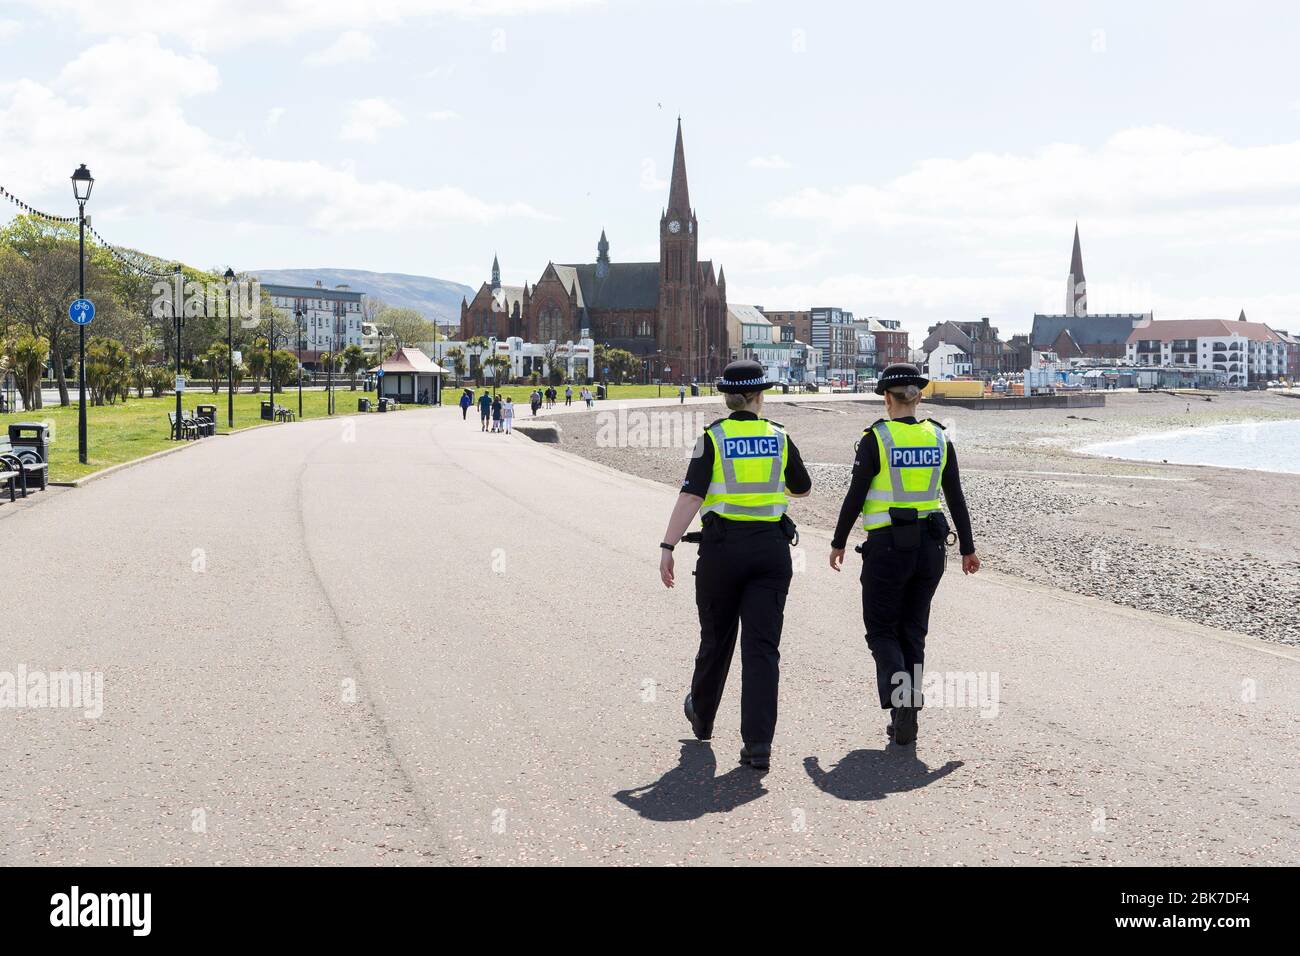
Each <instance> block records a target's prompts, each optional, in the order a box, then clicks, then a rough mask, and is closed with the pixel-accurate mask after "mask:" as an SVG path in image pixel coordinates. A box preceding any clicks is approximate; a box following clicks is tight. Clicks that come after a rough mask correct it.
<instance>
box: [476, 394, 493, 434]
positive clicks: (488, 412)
mask: <svg viewBox="0 0 1300 956" xmlns="http://www.w3.org/2000/svg"><path fill="white" fill-rule="evenodd" d="M478 418H479V431H487V430H488V421H489V420H490V419H491V418H492V396H491V395H489V394H488V393H487V389H483V394H482V395H480V396H479V398H478Z"/></svg>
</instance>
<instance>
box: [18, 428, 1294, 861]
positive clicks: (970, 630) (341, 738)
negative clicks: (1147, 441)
mask: <svg viewBox="0 0 1300 956" xmlns="http://www.w3.org/2000/svg"><path fill="white" fill-rule="evenodd" d="M814 494H816V490H814ZM672 500H673V492H672V490H671V489H667V488H665V487H663V486H662V485H657V484H654V483H651V482H648V481H644V480H640V479H636V478H633V477H629V476H626V475H623V474H620V473H618V472H615V471H612V470H609V469H607V468H604V467H602V466H599V465H596V464H593V463H590V462H587V461H584V460H581V459H578V458H575V457H572V456H570V455H567V454H565V453H564V452H563V451H562V450H561V449H558V448H556V447H553V446H544V445H539V444H534V443H533V442H531V441H530V440H528V439H527V438H524V437H522V436H518V435H516V436H513V437H505V436H497V435H484V434H481V433H480V432H479V430H478V424H477V422H475V421H474V420H473V419H472V418H471V420H470V421H469V422H468V423H465V422H462V421H461V418H460V415H459V413H458V410H457V409H454V408H446V409H437V410H431V411H406V412H402V413H400V414H393V415H371V416H368V417H351V418H345V419H341V420H334V421H313V422H303V423H298V424H294V425H285V426H276V427H272V428H264V429H259V430H255V431H250V432H247V433H244V434H241V435H236V436H232V437H218V438H215V439H208V440H205V441H203V442H201V443H198V444H197V445H196V446H195V447H191V448H188V449H186V450H185V451H183V452H180V453H178V454H175V455H170V456H167V457H164V458H161V459H158V460H155V461H151V462H148V463H146V464H143V465H140V466H138V467H134V468H129V469H126V470H123V471H120V472H117V473H115V474H113V475H111V476H109V477H106V478H103V479H101V480H99V481H95V482H91V483H89V484H87V485H86V486H85V487H82V488H79V489H75V490H70V491H64V492H62V493H59V494H56V495H51V496H50V497H49V498H48V499H47V500H45V501H43V502H40V503H39V504H37V505H35V506H33V507H24V508H21V509H16V510H13V511H11V512H9V513H8V514H0V542H2V543H3V553H4V555H5V562H4V571H3V577H0V690H2V689H3V678H4V673H5V672H8V673H9V674H11V675H14V674H17V673H18V672H19V669H20V668H25V669H26V671H27V672H29V673H30V672H38V674H39V673H40V672H43V671H52V670H56V669H66V670H78V671H89V672H92V673H94V672H99V673H102V675H103V712H102V716H100V717H99V718H98V719H88V718H87V717H86V716H85V715H84V713H83V711H82V710H77V709H73V708H67V707H63V708H48V707H32V706H28V707H21V708H18V707H13V706H9V707H5V708H3V709H0V774H3V780H4V786H3V787H2V788H0V863H10V864H12V863H48V864H74V863H95V864H111V863H144V864H180V863H193V864H275V863H308V864H312V863H326V864H328V863H347V864H375V863H378V864H427V863H435V864H436V863H454V864H473V863H499V864H510V863H536V864H552V863H612V864H679V863H703V864H713V863H775V862H793V863H821V862H829V863H866V864H900V863H909V864H918V863H919V864H942V865H952V864H966V865H971V864H980V863H1012V864H1034V863H1091V864H1135V863H1154V864H1170V863H1212V864H1252V863H1254V864H1276V863H1294V862H1295V861H1296V859H1297V858H1298V857H1300V852H1298V851H1300V836H1298V831H1297V825H1296V819H1295V810H1296V802H1295V794H1296V793H1297V791H1298V790H1300V786H1298V784H1300V772H1298V771H1297V765H1296V760H1295V755H1296V747H1295V742H1296V733H1297V719H1296V703H1297V701H1298V700H1300V653H1296V652H1294V651H1292V650H1291V649H1288V648H1281V647H1275V646H1269V645H1265V644H1263V643H1261V642H1259V641H1255V640H1252V639H1249V638H1244V637H1240V636H1236V635H1231V634H1226V633H1224V632H1219V631H1212V630H1210V629H1208V628H1201V627H1198V626H1196V625H1192V624H1187V623H1182V622H1178V621H1173V620H1170V619H1166V618H1161V617H1156V616H1153V615H1148V614H1145V613H1143V612H1139V611H1133V610H1128V609H1123V608H1118V607H1115V606H1112V605H1110V604H1108V603H1105V602H1102V601H1098V600H1094V599H1089V598H1083V597H1076V596H1071V595H1066V594H1062V593H1058V592H1054V591H1050V590H1048V589H1045V588H1041V587H1037V586H1031V585H1027V584H1024V583H1021V582H1017V581H1015V580H1013V579H1011V578H1008V577H1002V576H999V575H998V573H997V570H996V569H995V568H987V567H986V569H985V570H984V571H983V572H981V573H980V574H979V575H978V576H977V577H974V578H963V577H962V575H961V574H960V571H959V569H958V568H957V567H956V565H955V564H954V563H953V562H951V561H950V563H949V572H948V574H947V575H946V576H945V578H944V582H943V585H942V587H941V588H940V591H939V595H938V597H937V599H936V605H935V611H934V614H933V617H932V630H931V636H930V641H929V656H928V661H927V664H928V666H929V668H930V671H931V673H953V674H967V673H973V674H975V675H976V678H977V680H978V679H979V677H980V675H981V674H982V675H983V680H984V684H983V688H984V690H985V691H987V692H989V693H990V694H991V692H992V684H991V683H990V682H991V681H992V679H993V678H994V677H996V680H997V695H996V702H997V706H996V715H994V714H993V712H992V708H990V707H988V706H985V707H983V708H981V707H980V706H970V704H972V703H979V701H972V700H967V701H966V702H965V703H966V704H967V706H952V705H951V704H960V703H961V701H959V700H956V699H955V697H954V695H952V694H950V695H947V696H948V697H949V703H950V706H945V707H938V706H930V707H928V708H927V709H926V710H925V711H924V713H923V714H922V717H921V737H920V740H919V743H918V746H917V747H916V749H915V750H914V751H912V750H910V749H908V750H888V751H887V750H886V749H885V746H884V744H885V736H884V723H885V721H884V719H883V717H882V714H881V712H880V711H879V709H877V708H876V707H875V706H874V705H873V704H872V703H871V699H872V696H873V695H872V693H871V681H872V674H873V669H872V665H871V662H870V658H869V655H868V653H867V650H866V647H865V644H864V642H863V637H862V623H861V620H860V597H859V590H858V582H857V570H858V569H857V565H856V562H857V560H858V559H857V558H856V556H855V555H853V554H852V553H850V555H849V559H850V560H849V562H848V565H847V571H846V572H845V573H842V574H838V575H837V574H835V573H833V572H831V571H830V570H829V569H828V568H827V567H826V561H825V557H826V552H827V549H828V542H827V538H826V536H825V535H823V534H820V533H817V532H815V531H812V530H810V529H805V530H804V535H803V541H802V544H801V547H800V549H799V553H798V554H796V558H795V560H796V567H799V566H800V563H802V565H803V569H802V570H800V571H797V573H796V574H795V579H794V584H793V587H792V591H791V594H790V599H789V602H788V604H787V608H786V629H785V638H784V641H783V644H782V652H783V661H782V664H783V667H782V676H781V716H780V722H779V726H778V728H777V739H776V742H775V745H774V763H773V767H772V770H771V772H770V773H768V774H766V775H759V774H757V773H755V772H754V771H752V770H750V769H748V768H743V767H739V766H737V760H736V758H737V753H738V750H739V746H740V741H739V738H738V732H737V728H738V722H739V713H738V710H739V707H738V692H739V670H740V668H739V661H737V662H736V664H735V666H734V667H733V671H732V680H731V683H730V685H729V686H728V689H727V695H726V698H725V700H724V703H723V707H722V711H721V713H720V714H719V718H718V721H717V727H716V735H715V738H714V740H713V742H712V744H711V745H709V744H701V743H698V742H695V741H694V740H693V739H690V735H689V731H688V728H687V726H686V724H685V721H684V719H683V718H682V714H681V699H682V696H683V695H684V693H685V691H686V688H687V685H688V682H689V676H690V668H691V662H692V659H693V656H694V652H695V643H696V620H695V607H694V600H693V579H692V578H691V576H690V568H691V563H692V560H693V559H692V555H691V552H692V549H691V548H690V547H689V546H687V547H681V548H679V549H678V555H679V557H678V580H679V586H678V587H677V588H676V589H675V590H673V591H667V590H665V589H664V588H663V586H662V585H661V584H660V583H659V580H658V573H657V568H658V559H659V550H658V548H657V547H656V545H657V543H658V541H659V538H660V535H661V533H662V530H663V526H664V524H665V521H666V518H667V514H668V511H669V508H670V507H671V504H672ZM69 550H74V551H75V552H76V553H77V554H78V555H79V557H78V558H77V560H75V561H74V562H71V563H70V562H69V561H68V559H67V553H68V552H69ZM1188 600H1189V601H1194V600H1196V596H1195V595H1190V594H1189V595H1188ZM13 679H14V678H12V677H11V679H10V686H11V687H12V681H13ZM953 686H954V687H955V686H956V685H953ZM963 686H965V685H963ZM934 699H935V696H934V695H932V697H931V701H932V703H933V701H934ZM984 703H985V704H987V703H988V701H987V700H986V701H984Z"/></svg>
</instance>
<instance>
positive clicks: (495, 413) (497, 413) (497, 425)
mask: <svg viewBox="0 0 1300 956" xmlns="http://www.w3.org/2000/svg"><path fill="white" fill-rule="evenodd" d="M492 430H493V431H494V432H499V431H501V396H500V395H498V396H497V397H496V398H494V399H493V400H492Z"/></svg>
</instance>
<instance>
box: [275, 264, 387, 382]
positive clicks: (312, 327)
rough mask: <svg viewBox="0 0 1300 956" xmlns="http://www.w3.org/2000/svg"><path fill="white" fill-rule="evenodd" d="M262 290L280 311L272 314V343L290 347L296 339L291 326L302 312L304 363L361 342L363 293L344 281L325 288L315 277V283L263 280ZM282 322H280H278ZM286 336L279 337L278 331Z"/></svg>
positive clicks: (292, 347) (290, 348) (295, 345)
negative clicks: (275, 315)
mask: <svg viewBox="0 0 1300 956" xmlns="http://www.w3.org/2000/svg"><path fill="white" fill-rule="evenodd" d="M262 290H263V291H264V292H266V294H267V295H269V296H270V297H271V304H272V305H273V306H275V308H276V309H277V310H278V312H279V313H280V314H279V315H278V316H277V317H276V330H275V331H276V345H277V346H278V347H279V348H287V349H289V350H290V351H294V350H295V349H296V348H297V344H298V343H297V341H296V339H295V338H294V333H293V328H294V324H295V323H296V322H297V321H298V318H297V316H298V314H299V313H301V315H302V323H303V355H302V361H303V364H304V365H310V364H311V363H313V362H315V361H317V360H318V359H319V358H320V355H321V353H322V352H328V351H330V350H331V349H338V350H339V351H340V352H341V351H343V350H344V349H345V348H347V347H348V346H349V345H361V344H362V339H363V333H362V328H361V325H362V321H361V319H362V311H361V310H362V308H363V303H364V299H365V293H362V292H353V291H352V290H351V289H349V288H348V287H347V286H345V285H339V286H335V287H334V288H333V289H327V288H325V287H324V285H323V283H321V282H319V281H317V283H316V284H315V285H308V286H296V285H276V284H272V283H263V284H262ZM282 322H283V323H284V325H283V326H281V323H282ZM282 333H284V334H287V336H288V338H287V339H284V340H282V339H281V334H282Z"/></svg>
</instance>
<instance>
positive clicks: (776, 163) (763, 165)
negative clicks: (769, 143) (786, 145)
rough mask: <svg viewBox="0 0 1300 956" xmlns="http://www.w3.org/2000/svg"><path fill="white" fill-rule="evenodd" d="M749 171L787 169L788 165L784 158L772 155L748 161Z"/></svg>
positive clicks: (756, 157)
mask: <svg viewBox="0 0 1300 956" xmlns="http://www.w3.org/2000/svg"><path fill="white" fill-rule="evenodd" d="M749 166H750V168H751V169H789V168H790V164H789V162H787V161H786V158H785V157H784V156H780V155H778V154H776V153H773V154H772V155H771V156H755V157H754V158H753V159H751V160H750V161H749Z"/></svg>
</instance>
